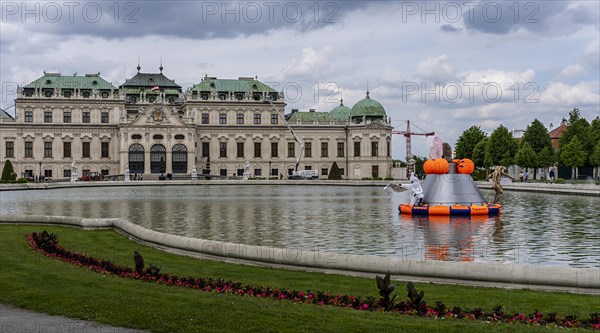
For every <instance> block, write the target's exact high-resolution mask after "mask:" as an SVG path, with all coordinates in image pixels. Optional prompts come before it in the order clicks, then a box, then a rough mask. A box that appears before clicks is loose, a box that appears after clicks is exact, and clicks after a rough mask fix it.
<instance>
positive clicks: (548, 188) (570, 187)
mask: <svg viewBox="0 0 600 333" xmlns="http://www.w3.org/2000/svg"><path fill="white" fill-rule="evenodd" d="M390 182H394V183H399V182H400V183H401V182H406V181H400V180H393V181H382V180H379V181H368V180H257V181H243V180H210V181H207V180H170V181H158V180H147V181H146V180H145V181H131V182H123V181H105V182H76V183H69V182H49V183H25V184H0V192H3V191H24V190H53V189H66V188H94V187H121V186H125V187H127V186H129V187H131V186H183V185H185V186H202V185H259V186H260V185H285V186H289V185H310V186H365V187H381V188H382V189H383V188H384V187H385V186H386V185H387V184H389V183H390ZM475 183H476V184H477V187H479V188H480V189H486V190H490V189H491V188H492V185H491V184H490V183H489V182H482V181H477V182H475ZM504 189H505V190H506V191H522V192H539V193H549V194H567V195H579V196H592V197H600V186H599V185H595V184H570V183H567V184H550V183H518V182H517V183H513V184H510V185H505V186H504Z"/></svg>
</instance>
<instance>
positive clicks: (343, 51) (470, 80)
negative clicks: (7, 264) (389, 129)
mask: <svg viewBox="0 0 600 333" xmlns="http://www.w3.org/2000/svg"><path fill="white" fill-rule="evenodd" d="M1 6H2V8H1V14H2V21H1V23H0V24H1V29H0V43H1V44H0V45H1V50H0V56H1V58H0V68H1V72H0V75H1V78H0V81H1V82H2V103H1V105H2V108H8V112H9V113H14V108H10V106H11V105H13V104H14V102H13V100H14V98H15V95H14V90H15V86H16V85H23V84H26V83H29V82H31V81H32V80H35V79H37V78H39V77H40V76H42V75H43V71H48V72H60V73H62V74H63V75H72V74H73V73H78V74H79V75H81V74H85V73H97V72H100V73H101V75H102V77H104V78H105V79H106V80H108V81H111V82H113V83H114V84H115V85H120V84H122V83H123V82H124V81H125V80H126V79H127V78H130V77H131V76H133V75H134V74H135V72H136V69H135V67H136V66H137V62H138V56H139V59H140V65H141V67H142V72H158V67H159V65H160V59H161V57H162V62H163V66H164V74H165V75H167V76H168V77H169V78H171V79H174V80H175V81H176V82H177V83H178V84H180V85H182V86H183V87H184V88H188V87H190V86H192V85H194V84H195V83H198V82H199V81H200V80H201V78H202V77H204V75H206V74H208V75H209V76H216V77H219V78H237V77H240V76H258V78H259V80H261V81H263V82H268V83H270V84H271V85H273V86H274V87H275V88H276V89H278V90H283V91H284V92H285V95H286V102H287V103H288V106H287V112H289V110H290V109H292V108H299V109H301V110H307V109H309V108H316V109H317V111H329V110H331V109H332V108H334V107H335V106H337V105H338V104H339V100H340V97H341V96H342V94H343V99H344V104H345V105H347V106H350V107H352V106H353V105H354V103H356V102H357V101H359V100H360V99H362V98H364V97H365V92H366V90H367V87H368V89H369V91H370V95H371V97H372V98H374V99H376V100H378V101H379V102H380V103H381V104H382V105H383V106H384V107H385V109H386V112H387V114H388V116H390V117H391V118H392V120H393V125H394V126H395V128H396V129H403V128H405V126H406V125H405V124H406V123H405V121H406V120H410V121H411V122H412V123H414V124H416V125H417V126H418V127H419V128H420V129H423V130H424V131H435V132H436V135H437V136H439V137H440V138H441V139H442V140H444V141H448V142H450V143H452V144H454V143H455V141H456V139H457V138H458V136H459V135H460V134H461V133H462V132H463V131H464V130H465V129H467V128H468V127H470V126H472V125H480V126H481V128H482V129H483V130H484V131H486V132H488V133H490V132H491V131H492V130H494V129H495V128H496V127H497V126H499V125H500V124H502V125H504V126H506V127H508V128H509V129H511V130H513V129H524V128H525V127H526V126H527V125H528V124H529V123H531V121H532V120H533V119H535V118H537V119H539V120H541V121H542V122H543V123H544V124H545V125H546V126H547V127H549V126H550V124H554V126H556V125H557V124H558V123H560V121H561V119H562V118H563V117H568V112H569V111H570V110H571V109H573V108H574V107H577V108H579V109H580V110H581V113H582V115H583V116H584V117H586V118H588V120H590V121H591V120H592V119H593V118H595V117H596V116H598V115H600V92H599V91H600V82H599V80H600V79H599V77H600V68H599V67H600V56H599V49H600V45H599V35H600V33H599V31H600V22H599V20H600V18H599V12H600V8H599V2H598V1H596V0H593V1H586V0H579V1H546V2H542V1H522V2H516V1H438V2H435V1H427V2H425V1H381V2H371V1H369V2H367V1H343V2H342V1H339V2H333V1H326V2H314V1H310V2H302V1H268V2H251V1H244V2H229V1H204V2H201V1H169V2H167V1H164V2H161V1H135V2H134V1H131V2H129V1H121V2H117V3H115V2H114V1H66V2H61V1H55V2H51V1H39V2H26V3H24V2H21V1H4V0H3V1H2V2H1ZM413 130H416V131H420V130H419V129H418V128H415V127H413ZM393 143H394V149H393V157H394V158H404V156H405V144H404V138H403V137H401V136H395V138H394V141H393ZM426 151H427V149H426V148H425V140H424V139H423V138H421V137H417V138H415V139H414V140H413V153H417V154H419V155H423V156H424V155H426Z"/></svg>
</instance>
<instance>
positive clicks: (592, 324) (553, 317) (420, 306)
mask: <svg viewBox="0 0 600 333" xmlns="http://www.w3.org/2000/svg"><path fill="white" fill-rule="evenodd" d="M26 239H27V242H28V243H29V245H30V246H31V247H32V248H33V249H35V250H36V251H37V252H39V253H42V254H44V255H46V256H48V257H51V258H54V259H56V260H60V261H63V262H67V263H70V264H73V265H76V266H79V267H86V268H87V269H89V270H91V271H94V272H97V273H101V274H111V275H115V276H118V277H121V278H127V279H131V280H138V281H142V282H147V283H157V284H163V285H167V286H177V287H184V288H189V289H198V290H201V291H205V292H216V293H223V294H231V295H240V296H245V297H261V298H270V299H275V300H280V301H289V302H294V303H306V304H308V303H312V304H316V305H333V306H340V307H347V308H353V309H356V310H360V311H364V310H368V311H388V312H395V313H400V314H404V315H415V316H423V317H430V318H456V319H459V320H470V321H474V320H481V321H485V322H504V323H522V324H528V325H542V326H546V325H548V326H559V327H567V328H568V327H580V328H588V329H595V330H600V314H598V313H593V314H590V318H589V319H586V320H580V319H579V318H577V316H564V317H563V316H558V315H557V314H556V313H549V314H546V315H543V314H542V313H541V312H539V311H534V312H533V313H532V314H525V313H515V314H507V313H504V312H503V307H502V306H497V307H495V308H494V309H493V310H492V311H491V312H487V311H485V310H483V309H481V308H476V309H473V310H463V309H461V308H460V307H453V308H448V307H446V305H445V304H444V303H442V302H439V301H438V302H435V305H434V306H429V305H428V304H427V303H426V302H425V301H424V299H423V296H424V294H423V292H421V293H419V292H418V291H417V290H416V289H415V288H414V286H413V285H412V283H408V285H407V289H408V299H407V300H404V301H401V302H399V303H395V302H394V300H395V297H396V296H395V295H392V293H393V292H394V291H395V288H396V286H393V285H391V281H390V278H389V275H386V277H384V278H381V277H377V279H376V280H377V287H378V288H379V293H380V295H381V296H382V297H381V298H380V299H376V298H374V297H370V296H369V297H360V296H354V295H340V294H335V295H334V294H329V293H327V292H323V291H310V290H308V291H299V290H287V289H279V288H270V287H263V286H250V285H243V284H242V283H240V282H236V281H231V280H224V279H220V278H212V277H187V276H184V277H178V276H175V275H173V274H161V273H160V268H157V267H156V266H153V265H152V264H150V265H149V267H148V268H146V269H144V264H143V258H141V255H139V254H138V253H136V255H135V262H136V267H135V268H131V267H127V266H123V265H119V264H116V263H114V262H112V261H110V260H100V259H96V258H93V257H90V256H88V255H86V254H84V253H78V252H73V251H70V250H67V249H64V248H63V247H62V246H60V245H59V244H58V237H57V236H56V235H54V234H48V233H47V232H46V231H44V232H43V233H35V232H34V233H31V234H28V235H27V236H26ZM390 296H393V297H390Z"/></svg>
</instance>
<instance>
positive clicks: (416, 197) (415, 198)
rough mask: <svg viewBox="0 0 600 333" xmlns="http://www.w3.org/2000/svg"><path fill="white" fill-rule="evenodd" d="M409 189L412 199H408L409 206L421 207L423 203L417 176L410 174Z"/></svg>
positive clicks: (421, 189) (421, 190)
mask: <svg viewBox="0 0 600 333" xmlns="http://www.w3.org/2000/svg"><path fill="white" fill-rule="evenodd" d="M410 184H411V186H410V189H411V190H412V193H413V195H412V198H411V199H410V205H411V206H414V205H417V206H421V203H422V201H423V197H424V196H423V188H422V187H421V181H420V180H419V178H417V176H415V173H414V172H413V173H411V174H410Z"/></svg>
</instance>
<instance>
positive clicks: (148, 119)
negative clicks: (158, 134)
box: [129, 103, 192, 127]
mask: <svg viewBox="0 0 600 333" xmlns="http://www.w3.org/2000/svg"><path fill="white" fill-rule="evenodd" d="M155 125H162V126H173V127H179V126H190V125H192V124H186V123H185V122H184V121H183V120H182V119H181V118H180V117H179V114H178V112H177V109H176V108H175V107H169V106H168V105H166V104H162V103H154V104H151V105H149V106H146V107H140V109H139V113H138V116H137V117H136V118H135V120H134V121H133V122H131V124H130V125H129V126H155Z"/></svg>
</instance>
